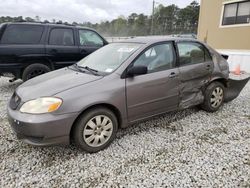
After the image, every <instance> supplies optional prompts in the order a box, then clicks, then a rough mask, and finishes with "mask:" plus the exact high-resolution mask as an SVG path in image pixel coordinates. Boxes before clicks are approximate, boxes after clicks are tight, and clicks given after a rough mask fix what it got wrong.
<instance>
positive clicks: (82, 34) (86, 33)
mask: <svg viewBox="0 0 250 188" xmlns="http://www.w3.org/2000/svg"><path fill="white" fill-rule="evenodd" d="M79 38H80V45H81V46H103V40H102V38H101V37H100V36H99V35H98V34H96V33H95V32H94V31H90V30H79Z"/></svg>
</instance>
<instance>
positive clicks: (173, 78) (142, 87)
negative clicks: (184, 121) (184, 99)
mask: <svg viewBox="0 0 250 188" xmlns="http://www.w3.org/2000/svg"><path fill="white" fill-rule="evenodd" d="M175 60H176V58H175V53H174V48H173V45H172V43H171V42H168V43H163V44H156V45H154V46H152V47H150V48H149V49H147V50H146V51H145V52H143V53H142V54H141V55H140V56H139V57H138V58H137V59H136V60H135V62H134V63H133V64H132V66H147V68H148V73H147V74H145V75H139V76H134V77H132V78H126V96H127V111H128V118H129V121H130V122H133V121H136V120H139V119H143V118H146V117H149V116H152V115H156V114H160V113H163V112H167V111H170V110H174V109H176V108H177V107H178V98H179V96H178V94H179V90H178V85H179V78H178V75H179V70H178V68H176V67H175Z"/></svg>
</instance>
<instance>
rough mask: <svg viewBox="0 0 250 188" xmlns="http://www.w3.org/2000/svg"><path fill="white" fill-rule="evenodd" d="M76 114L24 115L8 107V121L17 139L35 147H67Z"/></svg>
mask: <svg viewBox="0 0 250 188" xmlns="http://www.w3.org/2000/svg"><path fill="white" fill-rule="evenodd" d="M76 117H77V114H63V115H53V114H41V115H32V114H24V113H21V112H19V111H16V110H12V109H10V108H9V107H8V120H9V123H10V125H11V128H12V129H13V131H14V132H15V133H16V135H17V138H18V139H21V140H23V141H24V142H25V143H28V144H31V145H35V146H49V145H58V144H60V145H68V144H69V143H70V130H71V127H72V125H73V122H74V120H75V118H76Z"/></svg>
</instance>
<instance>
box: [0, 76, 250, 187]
mask: <svg viewBox="0 0 250 188" xmlns="http://www.w3.org/2000/svg"><path fill="white" fill-rule="evenodd" d="M19 84H20V82H15V83H8V82H7V80H6V79H3V78H1V79H0V93H1V95H0V161H1V165H0V174H1V175H0V187H59V186H60V187H80V186H81V187H135V186H140V187H153V186H154V187H161V186H164V187H165V186H167V187H250V83H248V85H247V86H246V87H245V89H244V90H243V92H242V93H241V95H240V96H239V97H238V98H237V99H236V100H234V101H233V102H230V103H227V104H225V105H224V106H223V107H222V109H221V110H220V111H219V112H217V113H206V112H204V111H201V110H199V109H197V108H192V109H187V110H183V111H180V112H175V113H169V114H166V115H163V116H160V117H157V118H154V119H152V120H149V121H146V122H142V123H140V124H137V125H134V126H132V127H129V128H127V129H124V130H121V131H119V133H118V135H117V138H116V140H115V141H114V142H113V144H111V146H110V147H109V148H108V149H106V150H104V151H101V152H99V153H96V154H88V153H85V152H83V151H80V150H78V149H76V148H75V147H74V146H70V147H45V148H39V147H32V146H29V145H27V144H24V143H22V142H21V141H19V140H17V139H16V137H15V135H14V133H13V132H12V130H11V129H10V126H9V124H8V121H7V118H6V103H7V100H8V99H9V97H10V95H11V94H12V92H13V90H14V88H16V87H17V86H18V85H19Z"/></svg>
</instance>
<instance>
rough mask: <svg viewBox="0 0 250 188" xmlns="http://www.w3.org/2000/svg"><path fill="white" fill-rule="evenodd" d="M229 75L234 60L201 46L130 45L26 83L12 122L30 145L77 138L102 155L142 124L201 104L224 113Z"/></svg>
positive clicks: (14, 102) (15, 99) (179, 42)
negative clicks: (124, 133)
mask: <svg viewBox="0 0 250 188" xmlns="http://www.w3.org/2000/svg"><path fill="white" fill-rule="evenodd" d="M228 77H229V70H228V63H227V61H226V60H225V59H224V58H223V57H222V56H221V55H220V54H218V53H217V52H216V51H214V50H213V49H211V48H210V47H208V46H206V45H205V44H203V43H201V42H198V41H194V40H185V39H175V38H172V39H171V38H139V39H131V40H128V41H125V42H119V43H113V44H110V45H107V46H105V47H103V48H101V49H100V50H98V51H96V52H94V53H93V54H91V55H89V56H87V57H86V58H84V59H82V60H81V61H80V62H78V63H77V64H75V65H73V66H70V67H67V68H64V69H60V70H57V71H54V72H51V73H48V74H45V75H42V76H39V77H37V78H34V79H32V80H29V81H27V82H25V83H23V84H22V85H21V86H19V87H18V88H17V89H16V91H15V93H14V94H13V96H12V98H11V100H10V102H9V105H8V115H9V121H10V124H11V126H12V128H13V129H14V131H15V132H16V134H17V136H18V138H20V139H23V140H24V141H25V142H26V143H29V144H33V145H37V146H45V145H52V144H69V143H70V140H73V141H74V142H75V143H76V145H77V146H79V147H80V148H82V149H83V150H86V151H88V152H97V151H99V150H101V149H104V148H105V147H107V146H108V145H109V144H110V143H111V142H112V141H113V139H114V138H115V135H116V132H117V130H118V129H119V128H123V127H126V126H128V125H130V124H132V123H135V122H137V121H139V120H142V119H145V118H149V117H152V116H155V115H159V114H162V113H165V112H169V111H173V110H179V109H184V108H188V107H190V106H195V105H201V107H202V108H203V109H205V110H206V111H209V112H214V111H217V110H218V109H219V108H220V106H221V105H222V103H223V101H224V97H225V92H226V88H227V86H228V84H227V83H228Z"/></svg>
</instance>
